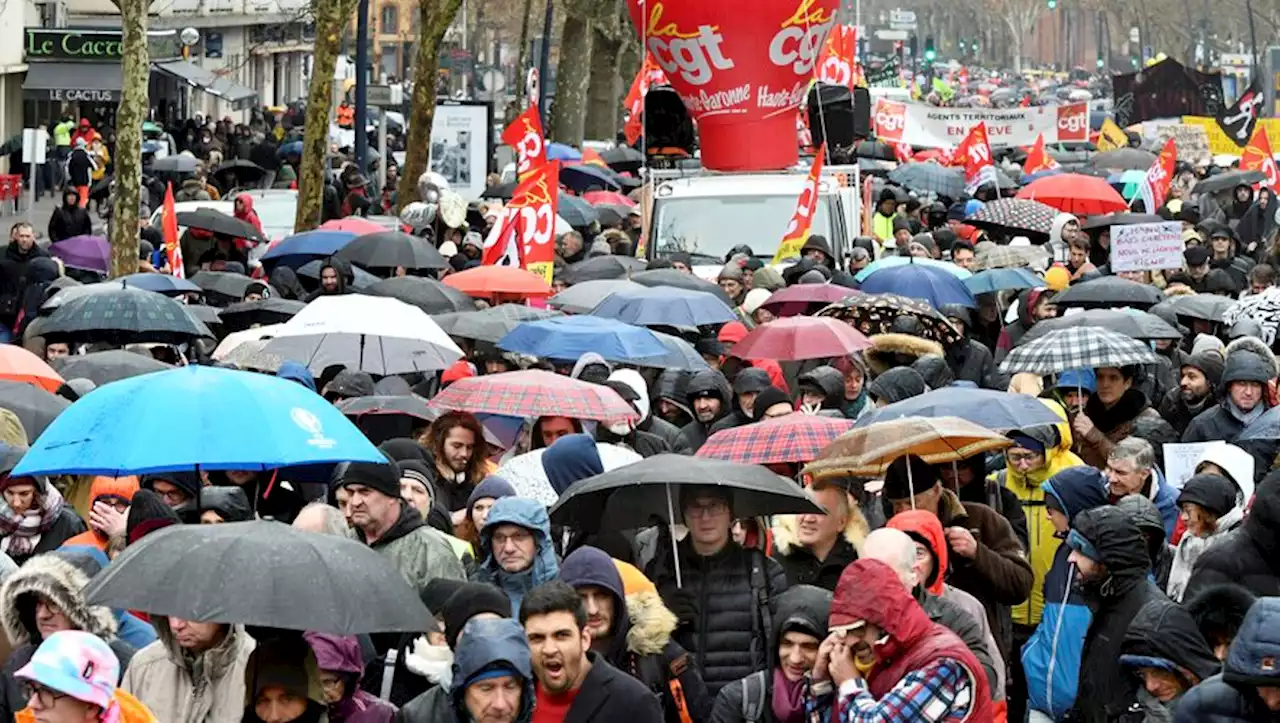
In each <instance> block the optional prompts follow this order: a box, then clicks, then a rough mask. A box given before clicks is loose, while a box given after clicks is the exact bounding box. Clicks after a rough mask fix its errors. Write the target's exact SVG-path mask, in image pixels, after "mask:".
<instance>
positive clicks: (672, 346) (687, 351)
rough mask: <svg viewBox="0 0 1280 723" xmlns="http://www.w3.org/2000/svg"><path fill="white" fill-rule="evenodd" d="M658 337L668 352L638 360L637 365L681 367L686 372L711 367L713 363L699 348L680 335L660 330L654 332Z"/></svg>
mask: <svg viewBox="0 0 1280 723" xmlns="http://www.w3.org/2000/svg"><path fill="white" fill-rule="evenodd" d="M653 335H654V336H656V337H658V341H660V342H662V345H663V346H665V347H666V348H667V353H666V355H664V356H660V357H648V358H645V359H641V360H637V361H636V365H637V366H642V367H656V368H658V369H679V370H681V371H686V372H699V371H702V370H703V369H710V368H711V365H710V364H708V363H707V360H706V359H703V358H702V355H701V354H699V353H698V350H697V349H694V348H693V345H692V344H690V343H689V342H687V341H685V340H684V339H681V338H680V337H678V336H672V335H671V334H663V333H662V332H660V331H655V332H653Z"/></svg>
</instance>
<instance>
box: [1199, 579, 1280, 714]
mask: <svg viewBox="0 0 1280 723" xmlns="http://www.w3.org/2000/svg"><path fill="white" fill-rule="evenodd" d="M1278 658H1280V598H1274V597H1263V598H1258V601H1257V602H1256V603H1254V604H1253V607H1251V608H1249V612H1248V614H1246V615H1245V617H1244V622H1243V623H1242V624H1241V625H1240V631H1239V632H1238V633H1236V637H1235V640H1232V641H1231V648H1230V651H1229V652H1228V653H1227V660H1226V662H1225V664H1224V665H1223V669H1222V673H1221V674H1219V675H1215V676H1213V677H1212V678H1209V679H1208V680H1206V681H1204V682H1202V683H1201V684H1200V685H1197V686H1196V687H1194V688H1192V689H1191V690H1189V691H1187V694H1186V695H1185V696H1183V697H1182V702H1181V703H1179V704H1178V708H1177V710H1176V712H1175V713H1174V717H1173V723H1255V722H1257V723H1263V722H1264V721H1272V720H1274V718H1273V714H1272V713H1271V712H1270V711H1268V710H1267V706H1266V705H1265V704H1264V703H1263V702H1262V699H1261V698H1259V697H1258V694H1257V692H1256V687H1257V686H1280V667H1277V666H1276V665H1275V661H1276V660H1277V659H1278Z"/></svg>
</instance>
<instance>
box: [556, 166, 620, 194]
mask: <svg viewBox="0 0 1280 723" xmlns="http://www.w3.org/2000/svg"><path fill="white" fill-rule="evenodd" d="M560 184H561V185H562V186H564V187H565V188H568V189H570V190H572V191H576V192H578V193H584V192H586V191H591V190H594V189H605V190H610V191H620V190H622V187H621V186H619V185H618V183H617V182H616V181H614V180H613V178H612V177H611V176H610V175H609V173H608V172H607V171H605V170H604V169H602V168H600V167H598V166H591V165H585V164H579V165H572V166H571V165H564V166H561V167H560Z"/></svg>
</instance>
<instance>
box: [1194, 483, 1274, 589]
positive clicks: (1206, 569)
mask: <svg viewBox="0 0 1280 723" xmlns="http://www.w3.org/2000/svg"><path fill="white" fill-rule="evenodd" d="M1227 583H1234V584H1237V585H1240V586H1242V587H1244V588H1246V589H1248V590H1249V591H1250V592H1252V593H1253V594H1254V595H1258V596H1260V597H1262V596H1278V595H1280V470H1274V471H1272V472H1271V473H1269V474H1268V475H1267V476H1266V477H1264V478H1263V480H1262V483H1261V484H1259V485H1258V487H1257V489H1256V490H1254V493H1253V504H1252V505H1250V507H1249V514H1248V515H1247V516H1245V518H1244V522H1242V523H1240V528H1239V529H1238V530H1237V531H1235V532H1233V533H1231V534H1230V535H1228V536H1226V537H1225V538H1224V539H1223V540H1222V541H1221V542H1219V543H1217V544H1215V545H1213V546H1211V547H1210V548H1209V549H1207V550H1205V551H1204V552H1203V553H1202V554H1201V555H1200V559H1198V560H1196V565H1195V569H1194V570H1193V571H1192V573H1191V580H1189V581H1188V582H1187V591H1186V594H1185V596H1184V598H1183V599H1190V598H1192V597H1194V596H1196V595H1198V594H1199V593H1200V592H1201V591H1202V590H1205V589H1207V588H1210V587H1213V586H1215V585H1223V584H1227Z"/></svg>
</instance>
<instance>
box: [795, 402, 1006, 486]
mask: <svg viewBox="0 0 1280 723" xmlns="http://www.w3.org/2000/svg"><path fill="white" fill-rule="evenodd" d="M1011 444H1013V442H1012V441H1011V440H1010V439H1009V438H1008V437H1005V436H1004V435H1003V434H1001V433H999V432H995V431H992V430H990V429H986V428H984V427H980V426H978V425H977V424H974V423H973V422H970V421H968V420H964V419H960V418H958V417H902V418H901V419H893V420H889V421H885V422H877V423H875V424H872V425H869V426H866V427H860V428H857V429H854V430H852V431H850V432H848V433H846V434H843V435H841V436H840V437H838V438H837V439H836V440H835V441H834V442H832V443H831V444H829V445H827V446H826V448H825V449H823V450H822V452H821V453H819V454H818V457H817V459H815V460H814V461H813V462H812V463H811V464H809V465H807V466H806V467H805V468H804V472H805V474H808V475H812V477H813V479H814V480H821V479H826V478H829V477H841V476H848V477H876V476H879V475H882V474H884V471H885V469H887V468H888V467H889V464H890V463H892V462H893V460H895V459H897V458H898V457H901V456H903V455H907V454H910V455H914V456H916V457H919V458H921V459H923V460H924V461H925V462H927V463H929V464H946V463H948V462H959V461H960V460H962V459H968V458H969V457H972V456H974V455H975V454H981V453H983V452H990V451H993V450H997V449H1004V448H1005V447H1008V446H1010V445H1011Z"/></svg>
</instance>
